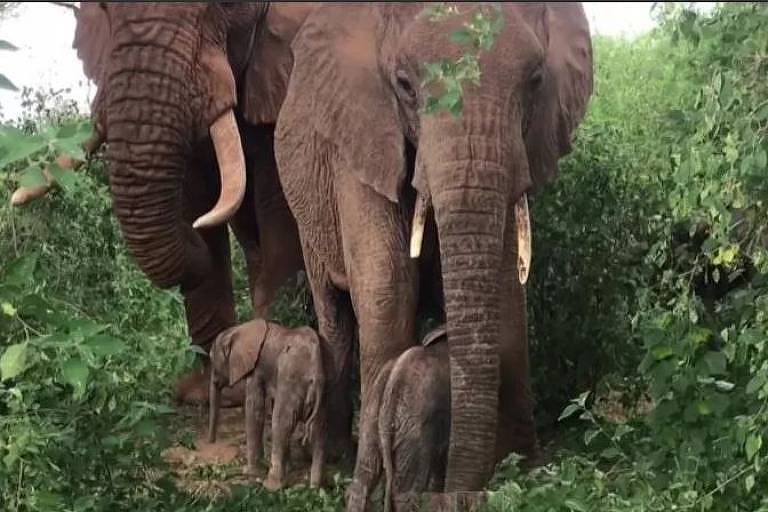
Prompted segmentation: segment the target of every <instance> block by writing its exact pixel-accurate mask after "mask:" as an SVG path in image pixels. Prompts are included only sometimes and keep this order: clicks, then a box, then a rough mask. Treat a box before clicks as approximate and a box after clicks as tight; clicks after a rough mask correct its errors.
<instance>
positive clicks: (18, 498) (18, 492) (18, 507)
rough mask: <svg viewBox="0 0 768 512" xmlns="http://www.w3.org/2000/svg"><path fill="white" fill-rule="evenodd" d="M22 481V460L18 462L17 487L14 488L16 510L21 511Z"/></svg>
mask: <svg viewBox="0 0 768 512" xmlns="http://www.w3.org/2000/svg"><path fill="white" fill-rule="evenodd" d="M23 480H24V460H23V459H22V460H21V461H19V485H18V487H17V488H16V510H21V482H22V481H23Z"/></svg>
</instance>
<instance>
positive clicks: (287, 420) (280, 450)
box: [264, 382, 300, 491]
mask: <svg viewBox="0 0 768 512" xmlns="http://www.w3.org/2000/svg"><path fill="white" fill-rule="evenodd" d="M289 386H290V384H289V383H288V382H285V383H284V385H278V387H277V391H276V393H275V395H276V396H275V408H274V409H273V410H272V455H271V457H270V461H269V474H268V475H267V480H266V482H264V487H266V488H267V489H269V490H270V491H277V490H279V489H282V487H283V485H284V484H285V470H286V463H287V460H288V459H287V454H288V445H289V444H290V442H291V434H293V429H294V428H295V427H296V418H297V416H298V412H299V410H300V402H299V400H298V399H296V398H295V395H294V392H295V391H292V390H291V389H290V388H289Z"/></svg>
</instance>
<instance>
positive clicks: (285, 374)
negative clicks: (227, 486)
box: [209, 320, 326, 491]
mask: <svg viewBox="0 0 768 512" xmlns="http://www.w3.org/2000/svg"><path fill="white" fill-rule="evenodd" d="M322 351H323V349H322V342H321V340H320V339H319V338H318V336H317V333H316V332H315V331H314V330H312V329H310V328H309V327H300V328H297V329H287V328H284V327H282V326H280V325H278V324H276V323H273V322H269V323H267V322H265V321H264V320H251V321H249V322H245V323H243V324H240V325H238V326H236V327H233V328H231V329H228V330H226V331H224V332H222V333H221V334H220V335H219V336H218V337H217V338H216V340H215V341H214V343H213V347H212V349H211V360H212V366H213V376H212V379H211V393H212V399H211V405H210V425H209V433H210V437H209V441H210V442H214V441H215V440H216V429H217V426H218V416H219V409H218V406H219V404H218V402H219V401H218V396H217V394H218V391H219V390H220V389H221V387H222V386H223V385H225V384H230V385H231V384H233V383H235V382H240V381H245V385H246V401H245V434H246V442H247V450H246V453H247V459H248V472H249V474H250V475H251V476H255V475H256V472H257V462H258V460H259V459H260V458H261V456H262V455H263V453H264V447H263V444H262V440H263V432H264V422H265V419H266V417H267V407H269V404H273V405H272V411H271V416H272V425H271V439H272V443H271V444H272V446H271V455H270V469H269V474H268V475H267V479H266V481H265V483H264V485H265V487H267V488H268V489H269V490H272V491H276V490H278V489H281V488H282V487H283V485H284V484H285V476H286V469H287V466H286V464H287V458H286V457H287V453H288V445H289V443H290V439H291V435H292V434H293V432H294V429H295V428H296V426H297V424H298V423H299V422H302V423H304V432H305V435H304V437H305V439H304V442H305V443H306V444H310V445H311V446H312V466H311V469H310V478H309V481H310V485H312V486H313V487H317V486H319V485H321V483H322V476H323V464H324V458H325V451H324V446H323V445H324V434H325V431H324V427H325V412H326V411H325V408H324V406H323V391H324V385H325V372H324V369H323V355H322Z"/></svg>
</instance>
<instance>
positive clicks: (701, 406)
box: [696, 400, 712, 416]
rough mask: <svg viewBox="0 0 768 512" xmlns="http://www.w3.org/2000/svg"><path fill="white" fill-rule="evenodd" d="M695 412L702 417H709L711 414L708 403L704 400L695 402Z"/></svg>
mask: <svg viewBox="0 0 768 512" xmlns="http://www.w3.org/2000/svg"><path fill="white" fill-rule="evenodd" d="M696 410H697V411H698V413H699V414H700V415H702V416H709V415H710V414H712V408H711V407H710V406H709V402H707V401H706V400H699V401H698V402H696Z"/></svg>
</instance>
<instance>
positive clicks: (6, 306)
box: [0, 302, 17, 316]
mask: <svg viewBox="0 0 768 512" xmlns="http://www.w3.org/2000/svg"><path fill="white" fill-rule="evenodd" d="M0 310H2V311H3V314H5V315H6V316H16V313H17V311H16V308H14V307H13V304H11V303H10V302H3V303H2V304H0Z"/></svg>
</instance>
